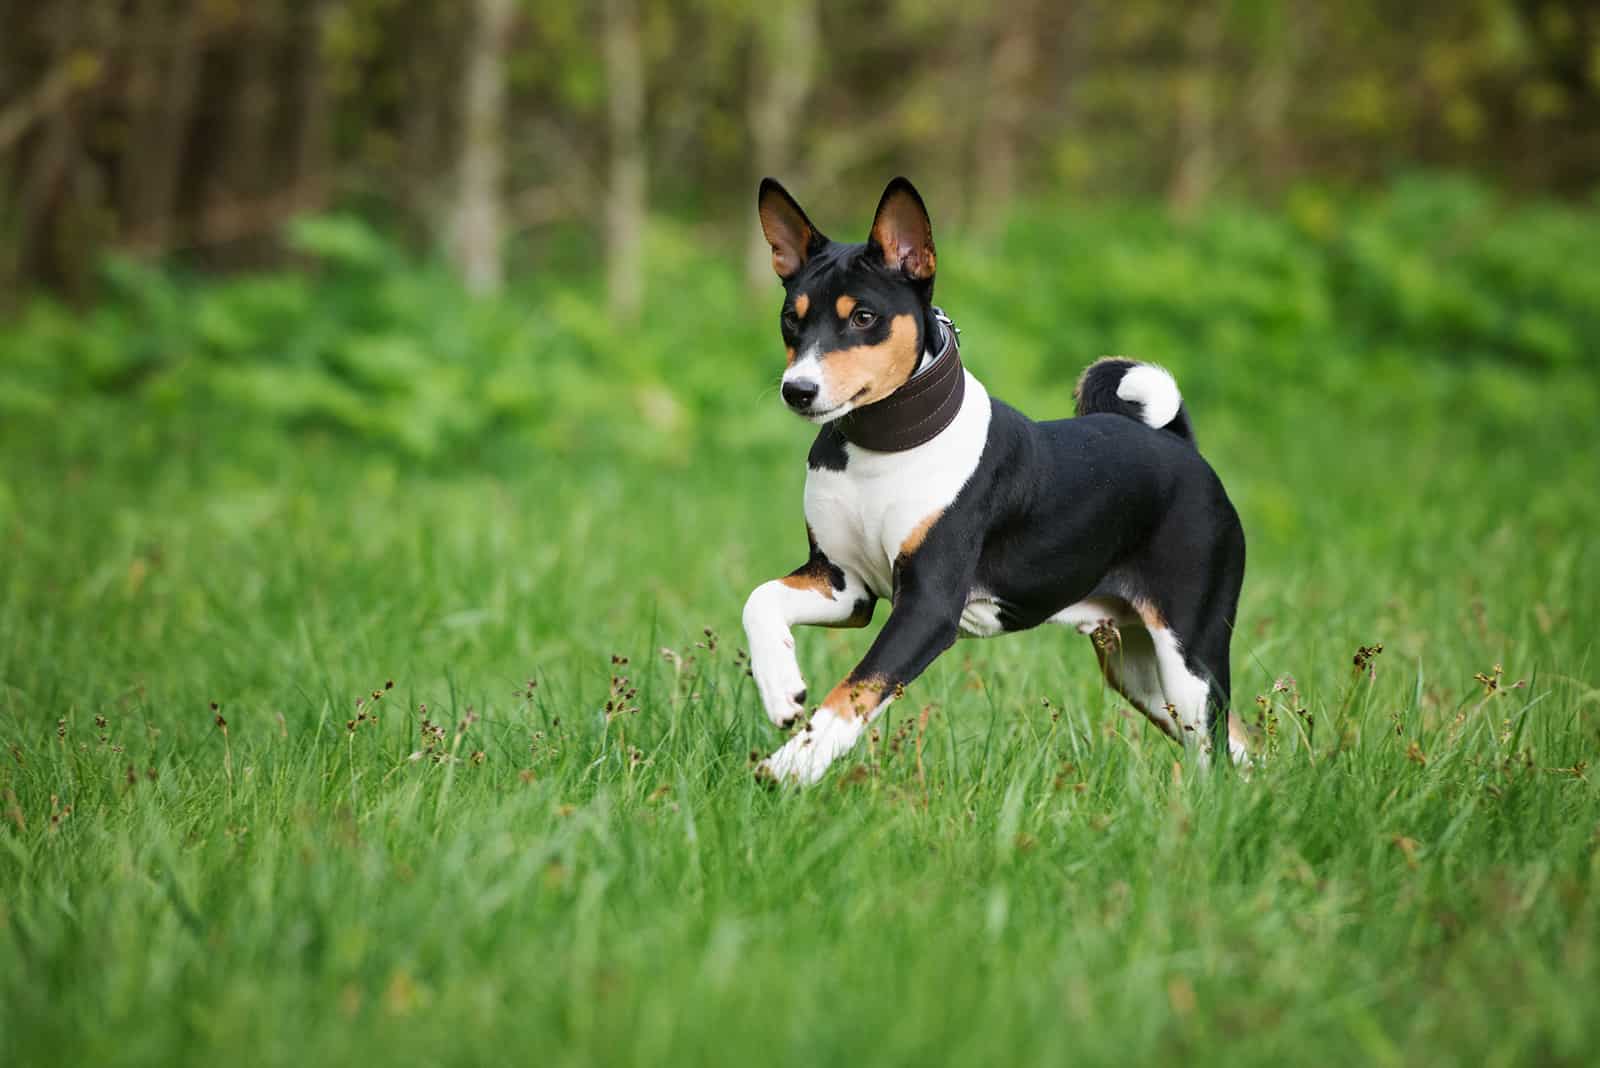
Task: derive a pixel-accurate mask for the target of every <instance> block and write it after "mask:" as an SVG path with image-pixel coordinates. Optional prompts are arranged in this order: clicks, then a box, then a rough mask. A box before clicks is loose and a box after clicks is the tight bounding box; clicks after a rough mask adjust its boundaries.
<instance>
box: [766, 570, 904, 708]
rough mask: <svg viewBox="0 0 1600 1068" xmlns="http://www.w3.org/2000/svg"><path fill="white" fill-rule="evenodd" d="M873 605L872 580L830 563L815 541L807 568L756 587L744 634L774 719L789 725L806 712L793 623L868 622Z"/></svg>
mask: <svg viewBox="0 0 1600 1068" xmlns="http://www.w3.org/2000/svg"><path fill="white" fill-rule="evenodd" d="M873 604H874V598H873V596H872V594H871V593H869V592H868V591H867V587H866V585H865V584H864V583H863V582H862V581H861V580H860V579H859V578H857V577H856V576H854V575H851V574H849V573H847V572H845V571H843V570H842V569H840V568H838V567H835V566H834V565H833V564H831V563H829V562H828V558H827V557H825V556H824V555H822V553H821V552H820V551H819V550H818V549H817V547H816V545H815V543H813V544H812V547H811V559H810V560H809V561H808V562H807V563H806V564H805V566H804V567H800V568H797V569H796V570H794V571H793V572H791V573H790V574H788V575H786V576H784V577H783V578H781V579H773V580H772V581H771V582H763V583H762V584H761V585H759V586H757V587H756V588H755V590H754V591H753V592H752V593H751V594H750V598H749V600H747V601H745V603H744V634H745V639H746V640H747V641H748V642H749V643H750V674H751V675H752V676H753V677H754V678H755V680H756V689H757V691H758V692H759V693H760V694H761V704H762V707H763V708H765V709H766V710H767V716H768V718H769V719H771V720H772V722H773V723H775V724H776V725H778V726H779V727H787V726H789V724H791V723H793V722H794V721H795V720H796V719H798V718H799V717H800V716H801V714H802V713H804V712H805V704H806V682H805V679H804V678H803V677H802V676H801V674H800V663H799V661H798V660H797V659H795V655H794V634H793V633H792V632H791V631H790V630H789V628H790V627H791V626H794V625H795V624H803V625H810V626H820V627H864V626H866V625H867V624H868V623H870V622H871V621H872V607H873Z"/></svg>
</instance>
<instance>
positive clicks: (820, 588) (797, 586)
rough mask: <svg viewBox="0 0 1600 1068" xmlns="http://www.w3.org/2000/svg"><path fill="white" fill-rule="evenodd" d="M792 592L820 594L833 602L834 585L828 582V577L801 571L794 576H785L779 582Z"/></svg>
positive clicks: (813, 572)
mask: <svg viewBox="0 0 1600 1068" xmlns="http://www.w3.org/2000/svg"><path fill="white" fill-rule="evenodd" d="M778 581H779V582H781V583H783V584H784V585H785V586H787V587H789V588H790V589H791V590H810V591H811V592H812V593H819V594H821V595H822V596H824V597H826V598H827V599H828V600H830V601H831V600H833V583H831V582H829V581H828V576H827V575H822V574H818V573H817V572H815V571H808V570H804V569H802V570H800V571H796V572H795V573H794V574H792V575H785V576H783V578H781V579H779V580H778Z"/></svg>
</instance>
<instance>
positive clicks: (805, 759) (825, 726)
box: [757, 708, 866, 786]
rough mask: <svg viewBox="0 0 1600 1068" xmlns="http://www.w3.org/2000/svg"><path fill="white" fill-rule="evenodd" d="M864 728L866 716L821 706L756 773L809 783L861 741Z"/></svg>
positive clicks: (801, 784) (779, 779)
mask: <svg viewBox="0 0 1600 1068" xmlns="http://www.w3.org/2000/svg"><path fill="white" fill-rule="evenodd" d="M865 729H866V721H865V720H863V719H860V718H852V719H844V718H842V717H840V716H836V715H834V714H833V713H832V712H830V711H828V710H827V709H826V708H821V709H818V710H817V714H816V715H815V716H812V717H811V722H810V723H809V724H807V725H806V728H805V730H802V731H801V732H800V733H798V734H796V735H795V736H794V737H793V738H790V739H789V741H788V742H787V743H785V744H784V746H783V748H782V749H779V750H778V751H777V752H776V753H773V754H772V755H771V756H769V757H768V758H767V759H765V760H763V761H762V762H761V766H760V768H758V769H757V774H758V775H760V774H763V773H764V774H765V775H768V776H771V777H772V778H773V779H776V780H777V781H778V782H780V783H790V782H792V783H796V784H797V785H800V786H810V785H812V784H813V783H815V782H817V781H818V780H819V779H821V778H822V776H823V774H824V773H825V772H827V770H828V765H830V764H832V763H833V762H834V761H835V760H837V759H838V758H839V757H841V756H843V755H844V754H845V753H848V752H849V751H850V750H851V748H852V747H854V745H855V744H856V742H858V741H860V739H861V732H862V731H863V730H865Z"/></svg>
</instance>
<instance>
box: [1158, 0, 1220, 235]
mask: <svg viewBox="0 0 1600 1068" xmlns="http://www.w3.org/2000/svg"><path fill="white" fill-rule="evenodd" d="M1221 43H1222V4H1221V0H1197V2H1196V3H1195V4H1194V5H1193V6H1192V7H1191V8H1190V9H1189V14H1188V16H1187V18H1186V20H1185V22H1184V29H1183V46H1184V48H1183V50H1184V60H1183V67H1182V69H1181V72H1180V74H1179V75H1178V101H1177V105H1178V114H1177V127H1178V128H1177V159H1176V160H1175V161H1174V165H1173V169H1172V179H1171V181H1170V183H1169V184H1168V186H1167V204H1168V205H1169V206H1170V207H1171V209H1172V210H1173V212H1174V213H1175V214H1177V215H1178V216H1180V217H1184V216H1188V215H1191V214H1193V213H1194V210H1195V209H1196V208H1198V207H1199V206H1200V205H1201V204H1202V203H1203V202H1204V201H1205V199H1206V198H1207V197H1209V196H1210V195H1211V188H1212V186H1213V185H1214V184H1215V183H1216V170H1217V146H1216V110H1217V100H1216V96H1217V72H1216V65H1217V52H1218V48H1219V46H1220V45H1221Z"/></svg>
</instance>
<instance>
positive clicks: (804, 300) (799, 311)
mask: <svg viewBox="0 0 1600 1068" xmlns="http://www.w3.org/2000/svg"><path fill="white" fill-rule="evenodd" d="M810 310H811V294H810V293H802V294H800V295H799V296H798V297H796V298H794V313H795V315H797V316H799V317H800V318H802V319H804V318H805V317H806V312H808V311H810Z"/></svg>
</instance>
